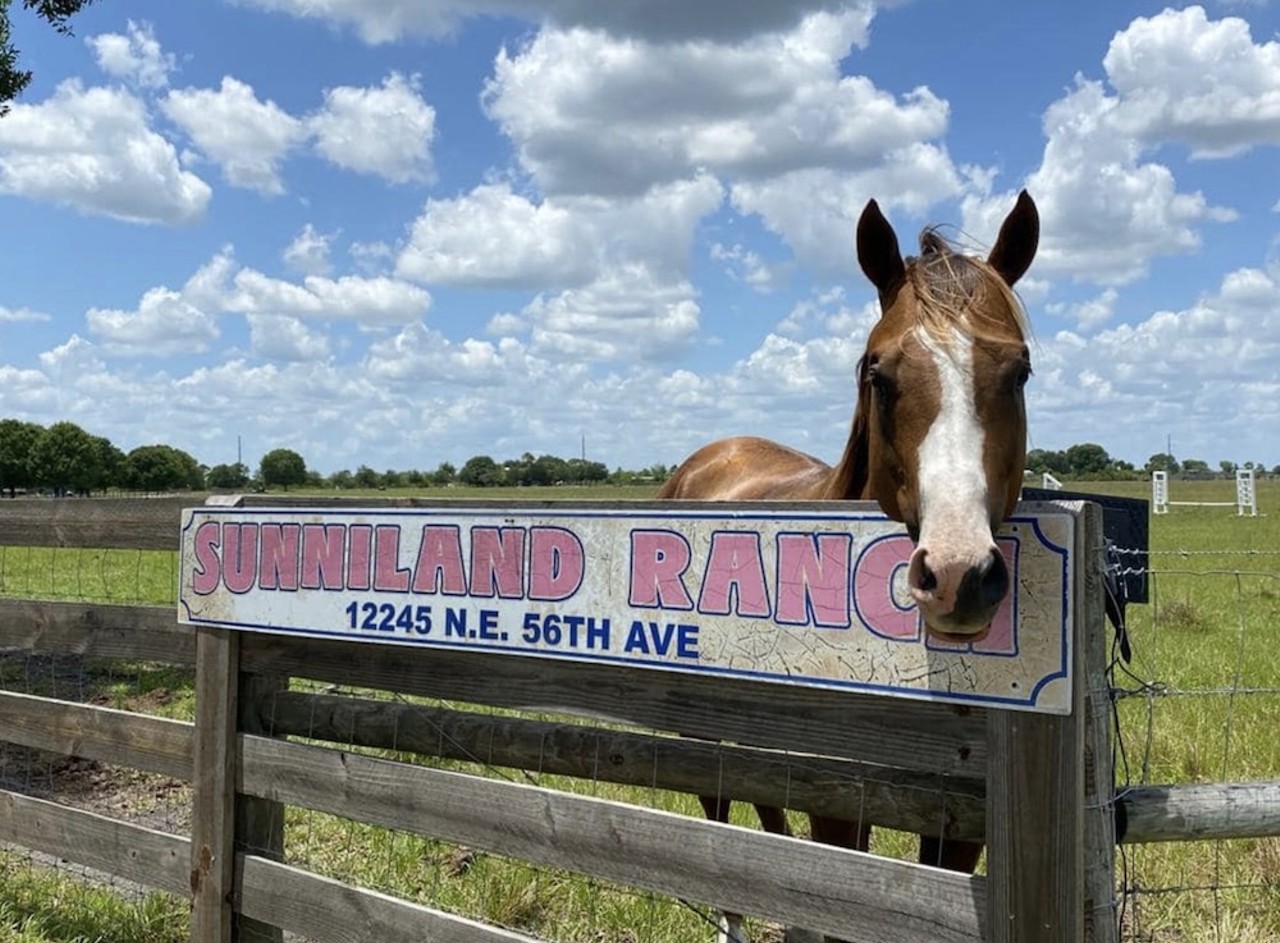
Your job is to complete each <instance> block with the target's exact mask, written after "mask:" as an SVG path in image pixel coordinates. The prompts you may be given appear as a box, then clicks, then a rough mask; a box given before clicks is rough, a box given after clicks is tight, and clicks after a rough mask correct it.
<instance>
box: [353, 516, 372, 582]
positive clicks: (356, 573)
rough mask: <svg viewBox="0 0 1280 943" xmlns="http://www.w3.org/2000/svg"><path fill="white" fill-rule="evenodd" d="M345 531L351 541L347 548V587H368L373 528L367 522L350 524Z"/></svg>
mask: <svg viewBox="0 0 1280 943" xmlns="http://www.w3.org/2000/svg"><path fill="white" fill-rule="evenodd" d="M347 533H348V537H349V539H350V542H351V545H350V547H349V548H348V550H347V589H368V588H369V569H370V568H369V562H370V560H371V559H372V557H373V528H372V527H370V526H369V525H368V524H352V525H351V528H350V530H349V531H348V532H347Z"/></svg>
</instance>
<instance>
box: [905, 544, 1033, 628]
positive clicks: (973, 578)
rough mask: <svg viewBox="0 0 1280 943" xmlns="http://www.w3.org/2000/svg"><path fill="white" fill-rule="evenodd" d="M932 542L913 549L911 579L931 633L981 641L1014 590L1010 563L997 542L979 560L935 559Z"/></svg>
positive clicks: (908, 579) (909, 570) (908, 571)
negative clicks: (933, 557)
mask: <svg viewBox="0 0 1280 943" xmlns="http://www.w3.org/2000/svg"><path fill="white" fill-rule="evenodd" d="M929 556H930V555H929V551H928V549H927V548H924V547H918V548H916V551H915V553H913V554H912V555H911V564H910V566H909V568H908V570H907V582H908V584H909V585H910V587H911V595H912V597H913V598H914V599H915V601H916V605H918V606H919V607H920V612H921V614H922V615H923V616H924V624H925V628H926V629H927V630H928V632H929V634H931V635H933V636H935V637H937V638H940V639H942V640H943V641H948V642H976V641H980V640H981V639H983V638H985V637H986V635H987V632H988V631H990V629H991V620H992V619H993V618H994V617H995V614H996V610H997V609H999V608H1000V604H1001V603H1002V602H1004V598H1005V596H1007V595H1008V593H1009V567H1008V565H1007V564H1006V563H1005V561H1004V555H1003V554H1001V553H1000V551H999V550H997V549H996V548H995V547H994V546H992V547H991V548H990V550H988V552H987V553H986V555H985V556H983V557H982V558H981V559H979V560H978V561H977V562H976V563H975V562H971V561H972V558H970V559H969V560H954V561H946V562H942V563H939V564H938V565H936V566H935V565H934V563H935V561H933V560H930V559H929Z"/></svg>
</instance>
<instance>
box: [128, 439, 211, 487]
mask: <svg viewBox="0 0 1280 943" xmlns="http://www.w3.org/2000/svg"><path fill="white" fill-rule="evenodd" d="M125 480H126V481H127V482H128V485H129V487H130V488H133V489H134V490H135V491H176V490H178V489H180V488H190V489H192V490H197V489H200V488H203V487H204V472H203V471H201V470H200V463H199V462H197V461H196V460H195V459H194V458H193V457H192V456H191V455H190V454H188V453H186V452H184V451H182V449H175V448H174V447H173V446H171V445H140V446H138V447H137V448H136V449H134V450H133V451H132V452H130V453H129V454H128V456H127V457H126V459H125Z"/></svg>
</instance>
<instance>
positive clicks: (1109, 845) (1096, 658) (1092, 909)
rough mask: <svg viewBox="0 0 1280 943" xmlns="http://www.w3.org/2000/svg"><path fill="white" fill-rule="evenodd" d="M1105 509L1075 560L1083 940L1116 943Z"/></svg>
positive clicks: (1081, 529) (1079, 526)
mask: <svg viewBox="0 0 1280 943" xmlns="http://www.w3.org/2000/svg"><path fill="white" fill-rule="evenodd" d="M1101 548H1102V508H1101V507H1099V506H1098V505H1096V504H1086V505H1085V507H1084V513H1083V514H1082V515H1081V516H1080V517H1078V518H1077V519H1076V546H1075V560H1076V569H1077V573H1078V574H1079V578H1080V582H1081V583H1082V584H1083V585H1082V591H1081V592H1080V594H1079V595H1078V596H1077V597H1076V602H1077V605H1078V606H1079V609H1078V610H1077V618H1078V620H1079V624H1080V631H1079V633H1077V636H1076V638H1077V639H1078V640H1079V643H1080V644H1081V645H1083V646H1084V652H1083V654H1082V658H1081V659H1080V664H1081V666H1082V669H1083V672H1084V679H1083V688H1084V705H1083V710H1084V713H1085V716H1084V725H1085V729H1084V737H1085V740H1084V823H1083V828H1084V938H1085V940H1086V941H1087V943H1116V941H1117V940H1118V939H1119V930H1120V924H1119V920H1118V919H1117V918H1118V916H1119V911H1118V908H1117V907H1116V902H1117V898H1116V876H1115V858H1116V828H1115V824H1116V822H1115V769H1114V767H1113V765H1112V752H1111V726H1112V710H1113V704H1112V701H1111V683H1110V679H1109V678H1108V677H1107V663H1108V654H1107V636H1108V631H1107V617H1106V602H1105V600H1106V587H1105V586H1104V585H1103V573H1102V564H1103V560H1102V554H1101Z"/></svg>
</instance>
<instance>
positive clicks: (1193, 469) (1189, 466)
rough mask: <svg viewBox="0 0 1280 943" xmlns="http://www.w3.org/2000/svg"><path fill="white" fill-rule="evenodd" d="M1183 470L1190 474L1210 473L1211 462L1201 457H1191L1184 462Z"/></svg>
mask: <svg viewBox="0 0 1280 943" xmlns="http://www.w3.org/2000/svg"><path fill="white" fill-rule="evenodd" d="M1182 470H1183V471H1184V472H1186V473H1187V474H1189V475H1207V474H1209V463H1208V462H1206V461H1204V460H1203V459H1199V458H1189V459H1187V460H1186V461H1184V462H1183V463H1182Z"/></svg>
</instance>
